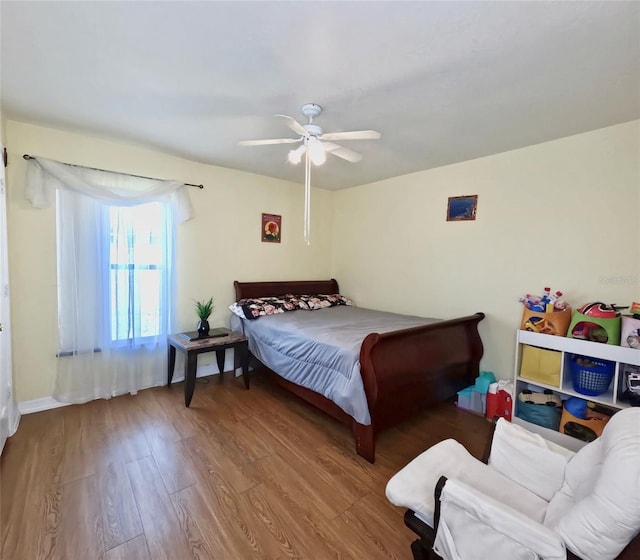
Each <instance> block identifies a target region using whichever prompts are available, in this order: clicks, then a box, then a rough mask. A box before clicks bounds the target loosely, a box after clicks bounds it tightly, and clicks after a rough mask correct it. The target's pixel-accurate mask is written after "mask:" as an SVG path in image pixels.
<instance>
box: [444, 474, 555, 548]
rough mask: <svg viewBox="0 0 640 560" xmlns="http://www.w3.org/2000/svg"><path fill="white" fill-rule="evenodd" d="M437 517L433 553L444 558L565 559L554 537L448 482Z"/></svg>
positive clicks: (478, 494)
mask: <svg viewBox="0 0 640 560" xmlns="http://www.w3.org/2000/svg"><path fill="white" fill-rule="evenodd" d="M441 480H442V481H444V480H446V479H444V477H443V479H441ZM439 486H442V485H441V483H439ZM436 515H437V528H436V538H435V543H434V550H435V552H436V553H437V554H439V555H440V556H441V557H442V558H443V559H444V560H453V559H456V560H466V559H470V558H491V559H492V560H527V559H530V558H538V557H539V558H541V559H542V560H566V557H567V555H566V549H565V546H564V543H563V541H562V539H561V538H560V536H559V535H558V534H556V533H554V532H553V531H552V530H551V529H548V528H547V527H545V526H544V525H542V524H540V523H538V522H536V521H534V520H532V519H529V518H528V517H526V516H525V515H522V514H521V513H519V512H517V511H516V510H514V509H513V508H511V507H509V506H508V505H506V504H503V503H501V502H498V501H497V500H494V499H493V498H491V497H489V496H486V495H485V494H482V493H481V492H479V491H477V490H475V489H474V488H472V487H471V486H469V485H467V484H464V483H463V482H459V481H457V480H446V483H445V484H444V486H443V487H442V490H441V493H440V501H439V511H438V513H437V514H436ZM534 554H535V555H537V556H533V555H534Z"/></svg>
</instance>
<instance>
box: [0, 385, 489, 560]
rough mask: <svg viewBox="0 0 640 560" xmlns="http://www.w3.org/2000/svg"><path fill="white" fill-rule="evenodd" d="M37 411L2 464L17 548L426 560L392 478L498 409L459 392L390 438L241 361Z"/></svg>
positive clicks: (7, 550) (6, 537)
mask: <svg viewBox="0 0 640 560" xmlns="http://www.w3.org/2000/svg"><path fill="white" fill-rule="evenodd" d="M207 379H208V380H209V383H208V384H203V383H198V384H197V386H196V390H195V394H194V397H193V401H192V403H191V407H190V408H189V409H187V408H185V407H184V387H183V384H182V383H179V384H175V385H173V386H172V387H171V388H167V387H159V388H156V389H148V390H145V391H141V392H140V393H139V394H138V395H137V396H123V397H118V398H115V399H111V400H109V401H104V400H100V401H94V402H91V403H88V404H85V405H77V406H69V407H65V408H59V409H55V410H50V411H46V412H41V413H37V414H30V415H28V416H24V417H23V418H22V420H21V423H20V427H19V429H18V432H17V433H16V434H15V435H14V436H13V437H12V438H10V440H9V441H8V442H7V444H6V447H5V450H4V452H3V455H2V459H1V463H0V469H1V473H0V496H1V497H2V503H1V509H0V515H1V517H0V521H1V522H2V523H0V525H1V526H2V551H1V554H0V557H1V558H2V559H6V560H36V559H38V560H40V559H51V560H93V559H105V560H138V559H140V560H160V559H171V560H183V559H185V560H187V559H191V558H193V559H224V560H226V559H230V560H238V559H245V558H265V559H270V560H284V559H288V558H308V559H313V560H323V559H325V558H326V559H328V558H345V559H351V558H354V559H355V558H373V559H377V558H380V559H386V558H397V559H402V558H406V559H409V558H411V553H410V549H409V545H410V543H411V541H412V540H413V538H414V536H413V533H411V532H410V531H409V530H408V529H407V528H405V526H404V523H403V521H402V516H403V513H404V511H403V510H401V509H400V508H396V507H394V506H392V505H391V504H390V503H389V502H388V501H387V500H386V498H385V495H384V489H385V485H386V483H387V481H388V479H389V478H390V477H391V476H392V475H393V474H394V473H395V472H396V471H397V470H398V469H400V468H401V467H402V466H404V465H405V464H406V463H407V462H408V461H410V460H411V459H412V458H413V457H415V456H416V455H417V454H418V453H420V452H422V451H423V450H424V449H426V448H427V447H429V446H430V445H432V444H434V443H436V442H437V441H440V440H442V439H445V438H448V437H453V438H456V439H458V440H459V441H460V442H462V443H463V444H465V445H466V446H467V448H468V449H469V451H471V452H472V453H473V454H474V455H476V456H478V457H479V456H480V455H481V453H482V450H483V446H484V440H485V436H486V434H487V433H488V431H489V423H488V422H486V421H484V420H483V419H481V418H479V417H477V416H474V415H472V414H470V413H466V412H462V411H459V410H457V409H456V408H455V407H454V406H453V405H452V404H444V405H442V406H440V407H438V408H437V409H432V410H430V411H425V412H423V413H421V414H420V415H419V416H418V417H417V418H415V419H414V421H412V422H410V423H407V424H404V425H401V426H399V427H397V428H395V429H392V430H389V431H387V432H385V433H383V434H381V435H380V436H379V439H378V448H377V458H376V463H375V464H374V465H371V464H370V463H367V462H366V461H365V460H363V459H362V458H360V457H358V456H357V455H356V454H355V451H354V446H353V440H352V437H351V433H350V431H349V429H348V428H347V427H345V426H342V425H341V424H338V423H336V422H334V421H333V420H332V419H330V418H329V417H327V416H325V415H323V414H322V413H320V412H318V411H316V410H314V409H313V408H311V407H309V405H307V404H306V403H303V402H302V401H300V400H298V399H297V398H295V397H293V396H291V395H289V394H288V393H286V392H284V391H283V390H282V389H280V388H278V387H275V386H273V385H272V384H270V383H269V382H268V380H264V379H262V378H261V377H260V376H259V375H256V374H252V386H251V390H250V391H247V390H246V389H245V388H244V385H243V383H242V379H241V378H238V379H235V378H234V377H233V376H232V375H231V374H229V373H227V374H226V375H225V376H223V379H221V376H215V377H210V378H207Z"/></svg>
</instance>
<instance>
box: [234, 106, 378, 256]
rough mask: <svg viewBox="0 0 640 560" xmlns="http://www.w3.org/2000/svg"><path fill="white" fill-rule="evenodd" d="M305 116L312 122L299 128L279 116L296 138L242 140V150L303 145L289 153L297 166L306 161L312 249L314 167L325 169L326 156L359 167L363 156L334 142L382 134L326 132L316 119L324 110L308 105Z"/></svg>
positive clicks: (306, 221)
mask: <svg viewBox="0 0 640 560" xmlns="http://www.w3.org/2000/svg"><path fill="white" fill-rule="evenodd" d="M301 111H302V114H303V115H304V116H305V117H307V119H309V122H308V123H307V124H300V123H299V122H298V121H297V120H295V119H294V118H293V117H290V116H288V115H276V117H278V118H281V119H285V124H286V125H287V126H288V127H289V128H290V129H291V130H293V132H295V133H296V134H297V135H298V137H297V138H271V139H266V140H241V141H240V142H239V144H240V145H241V146H266V145H272V144H300V146H298V147H297V148H295V149H292V150H290V151H289V155H288V158H287V159H288V160H289V162H290V163H292V164H294V165H297V164H298V163H300V162H301V161H302V157H303V156H304V158H305V202H304V238H305V241H306V243H307V245H309V218H310V196H311V164H312V163H313V164H314V165H322V164H323V163H324V162H325V161H326V159H327V154H333V155H334V156H337V157H339V158H342V159H344V160H346V161H348V162H351V163H356V162H358V161H360V160H361V159H362V154H359V153H358V152H354V151H353V150H350V149H349V148H345V147H344V146H340V145H339V144H334V143H333V142H332V140H377V139H378V138H380V133H379V132H376V131H375V130H353V131H350V132H329V133H325V132H323V130H322V128H321V127H320V126H318V125H317V124H315V123H314V122H313V119H314V118H315V117H317V116H318V115H320V113H322V107H321V106H320V105H318V104H316V103H305V104H304V105H303V106H302V107H301Z"/></svg>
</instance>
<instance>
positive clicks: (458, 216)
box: [447, 194, 478, 222]
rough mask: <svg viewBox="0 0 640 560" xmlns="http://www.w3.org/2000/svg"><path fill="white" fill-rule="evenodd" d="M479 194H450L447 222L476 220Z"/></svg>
mask: <svg viewBox="0 0 640 560" xmlns="http://www.w3.org/2000/svg"><path fill="white" fill-rule="evenodd" d="M477 206H478V195H477V194H473V195H468V196H450V197H449V203H448V204H447V222H459V221H462V220H475V219H476V208H477Z"/></svg>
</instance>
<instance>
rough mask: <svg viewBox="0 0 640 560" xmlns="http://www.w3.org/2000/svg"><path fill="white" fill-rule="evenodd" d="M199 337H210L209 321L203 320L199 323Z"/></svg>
mask: <svg viewBox="0 0 640 560" xmlns="http://www.w3.org/2000/svg"><path fill="white" fill-rule="evenodd" d="M198 336H199V337H200V338H204V337H205V336H209V321H207V320H206V319H202V320H200V321H199V322H198Z"/></svg>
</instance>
